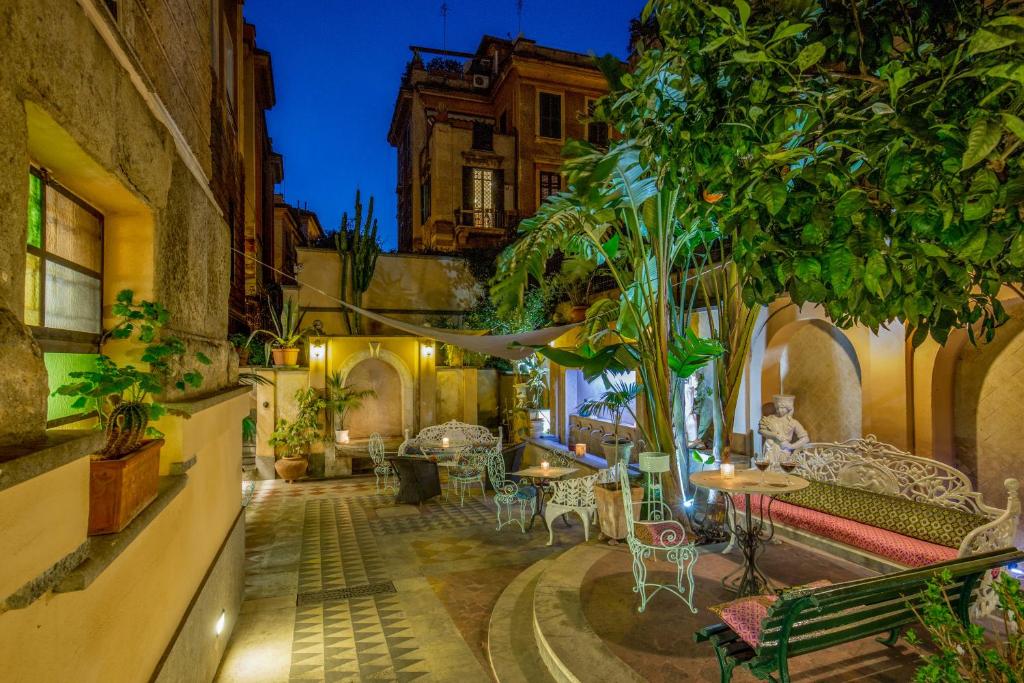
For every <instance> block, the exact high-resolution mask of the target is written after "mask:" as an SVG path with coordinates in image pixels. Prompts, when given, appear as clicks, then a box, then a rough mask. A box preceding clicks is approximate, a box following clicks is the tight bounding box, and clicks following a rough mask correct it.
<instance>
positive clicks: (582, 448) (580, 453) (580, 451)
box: [576, 443, 587, 458]
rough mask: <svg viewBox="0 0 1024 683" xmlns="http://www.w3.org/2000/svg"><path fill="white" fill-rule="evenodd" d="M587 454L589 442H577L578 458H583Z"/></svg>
mask: <svg viewBox="0 0 1024 683" xmlns="http://www.w3.org/2000/svg"><path fill="white" fill-rule="evenodd" d="M586 454H587V444H585V443H578V444H576V457H577V458H582V457H583V456H584V455H586Z"/></svg>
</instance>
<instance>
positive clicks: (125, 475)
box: [89, 439, 164, 535]
mask: <svg viewBox="0 0 1024 683" xmlns="http://www.w3.org/2000/svg"><path fill="white" fill-rule="evenodd" d="M163 445H164V440H163V439H153V440H152V441H147V442H145V443H143V444H142V446H140V447H139V448H138V449H136V450H135V451H133V452H132V453H129V454H128V455H126V456H124V457H121V458H118V459H117V460H92V461H91V462H90V463H89V534H90V535H96V534H114V533H117V532H118V531H121V530H122V529H124V528H125V527H126V526H128V524H129V522H131V521H132V520H133V519H135V517H136V516H137V515H138V514H139V513H140V512H142V511H143V510H144V509H145V508H146V506H147V505H149V504H150V503H152V502H153V499H154V498H156V494H157V488H158V487H159V485H160V448H161V447H162V446H163Z"/></svg>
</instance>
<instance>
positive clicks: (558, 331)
mask: <svg viewBox="0 0 1024 683" xmlns="http://www.w3.org/2000/svg"><path fill="white" fill-rule="evenodd" d="M338 303H340V304H341V305H342V306H345V307H346V308H349V309H351V310H352V311H354V312H355V313H358V314H359V315H362V316H366V317H367V318H369V319H370V320H376V321H377V322H379V323H383V324H385V325H388V326H389V327H393V328H395V329H396V330H402V331H403V332H408V333H409V334H414V335H416V336H417V337H426V338H428V339H433V340H435V341H439V342H444V343H445V344H451V345H452V346H458V347H460V348H463V349H466V350H467V351H475V352H476V353H483V354H486V355H488V356H497V357H498V358H505V359H507V360H512V361H515V360H522V359H524V358H526V357H527V356H530V355H532V354H533V349H530V348H523V347H524V346H525V347H529V346H542V345H544V344H547V343H549V342H552V341H554V340H555V339H558V338H559V337H561V336H562V335H563V334H565V333H566V332H568V331H569V330H571V329H573V328H574V327H576V326H578V325H579V324H580V323H573V324H571V325H561V326H559V327H545V328H544V329H541V330H534V331H532V332H523V333H521V334H492V335H482V336H477V335H473V334H466V333H460V332H459V331H458V330H445V329H439V328H436V327H427V326H425V325H414V324H412V323H408V322H405V321H403V320H395V319H394V318H389V317H387V316H385V315H380V314H379V313H373V312H371V311H368V310H366V309H365V308H360V307H358V306H353V305H352V304H350V303H348V302H346V301H339V302H338ZM515 344H521V345H522V346H515Z"/></svg>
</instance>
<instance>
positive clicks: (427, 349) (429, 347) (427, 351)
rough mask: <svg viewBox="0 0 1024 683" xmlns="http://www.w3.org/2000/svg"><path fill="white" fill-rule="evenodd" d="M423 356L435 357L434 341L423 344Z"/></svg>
mask: <svg viewBox="0 0 1024 683" xmlns="http://www.w3.org/2000/svg"><path fill="white" fill-rule="evenodd" d="M423 357H424V358H433V357H434V343H433V342H426V343H424V344H423Z"/></svg>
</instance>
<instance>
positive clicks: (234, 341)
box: [228, 333, 251, 368]
mask: <svg viewBox="0 0 1024 683" xmlns="http://www.w3.org/2000/svg"><path fill="white" fill-rule="evenodd" d="M228 341H229V342H231V346H233V347H234V349H235V353H237V354H238V367H240V368H244V367H246V366H248V365H249V358H250V355H251V352H250V348H249V341H250V338H249V337H246V336H245V335H244V334H238V333H235V334H231V335H228Z"/></svg>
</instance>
